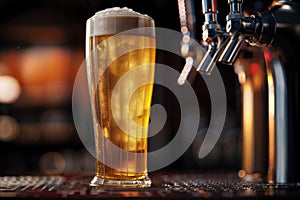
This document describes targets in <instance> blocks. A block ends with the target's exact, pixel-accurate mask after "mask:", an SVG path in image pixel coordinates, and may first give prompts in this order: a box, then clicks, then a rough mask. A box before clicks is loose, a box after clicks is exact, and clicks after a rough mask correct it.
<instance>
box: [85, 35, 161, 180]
mask: <svg viewBox="0 0 300 200" xmlns="http://www.w3.org/2000/svg"><path fill="white" fill-rule="evenodd" d="M108 38H109V39H108ZM90 46H91V48H92V49H93V50H94V51H95V53H94V56H93V57H94V59H93V60H92V62H91V65H93V67H92V68H93V70H94V71H92V72H91V74H95V73H96V74H98V80H94V81H92V82H94V85H95V83H97V85H95V86H94V87H93V88H94V95H95V96H94V100H95V103H94V108H93V109H95V113H94V115H95V116H94V118H95V119H96V120H94V122H95V123H96V151H97V156H98V160H96V175H97V176H98V177H100V178H103V179H108V180H139V179H142V178H144V177H145V176H147V135H148V129H147V126H148V125H149V116H150V106H151V99H152V90H153V81H154V65H155V64H154V63H155V39H154V38H152V37H146V36H136V35H134V36H133V35H120V36H113V37H111V36H94V37H91V38H90ZM131 49H132V50H131ZM118 51H121V53H120V52H118ZM95 58H96V59H95ZM105 66H107V67H105ZM139 66H145V67H142V68H140V69H142V70H139V71H138V73H137V72H134V70H133V69H134V68H136V67H139ZM131 70H133V72H132V73H130V72H131ZM128 73H130V74H129V75H128ZM124 75H128V76H127V77H129V78H127V79H125V81H123V82H122V84H119V90H117V91H116V85H117V83H118V81H120V80H121V78H122V77H123V76H124ZM91 79H93V78H91ZM140 79H147V80H149V81H150V82H152V83H149V82H148V83H147V84H144V85H140V86H139V87H136V86H137V84H138V81H139V80H140ZM114 90H115V91H114ZM113 95H114V98H113V97H112V96H113ZM126 99H127V100H128V101H126ZM116 122H118V123H116ZM120 124H121V125H122V128H120V126H119V125H120ZM132 124H134V126H132ZM139 127H146V128H145V129H140V128H139ZM100 130H101V131H100ZM107 141H110V142H112V143H113V144H114V145H115V146H116V147H117V148H119V149H122V150H125V151H126V152H130V153H128V154H124V153H123V154H122V153H116V152H114V151H112V150H111V147H110V146H109V144H108V142H107ZM131 153H139V155H142V156H135V155H136V154H131ZM109 161H110V162H113V163H114V166H115V167H109V166H107V165H106V164H105V163H107V162H109Z"/></svg>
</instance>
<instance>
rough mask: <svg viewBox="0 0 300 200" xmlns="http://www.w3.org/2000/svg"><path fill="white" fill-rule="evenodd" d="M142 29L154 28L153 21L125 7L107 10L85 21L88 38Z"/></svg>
mask: <svg viewBox="0 0 300 200" xmlns="http://www.w3.org/2000/svg"><path fill="white" fill-rule="evenodd" d="M144 27H154V20H153V19H152V18H151V17H149V16H148V15H146V14H141V13H139V12H136V11H133V10H132V9H130V8H127V7H123V8H120V7H113V8H107V9H105V10H101V11H98V12H96V13H95V15H94V16H92V17H91V18H90V19H88V20H87V34H88V35H90V36H95V35H112V34H117V33H120V32H123V31H126V30H130V29H135V28H144ZM147 35H148V34H147Z"/></svg>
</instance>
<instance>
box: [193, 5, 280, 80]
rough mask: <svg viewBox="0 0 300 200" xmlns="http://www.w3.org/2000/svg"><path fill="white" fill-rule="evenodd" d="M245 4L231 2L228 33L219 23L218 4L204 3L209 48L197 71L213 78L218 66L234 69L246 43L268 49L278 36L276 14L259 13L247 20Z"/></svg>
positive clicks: (203, 9)
mask: <svg viewBox="0 0 300 200" xmlns="http://www.w3.org/2000/svg"><path fill="white" fill-rule="evenodd" d="M242 3H243V1H242V0H228V4H229V6H230V12H229V14H228V15H227V17H226V20H227V23H226V32H225V31H223V29H222V28H221V26H220V24H219V23H218V20H217V14H218V9H217V1H215V0H203V1H202V11H203V14H204V16H205V22H204V25H203V27H202V29H203V32H202V39H203V41H204V42H205V43H206V44H207V52H206V53H205V55H204V56H203V58H202V60H201V62H200V64H199V66H198V67H197V71H199V72H201V73H205V74H210V73H211V72H212V71H213V69H214V66H215V65H216V63H217V62H220V63H223V64H226V65H232V64H233V63H234V61H235V59H236V57H237V55H238V53H239V51H240V49H241V47H242V45H243V43H244V41H246V42H248V43H249V44H250V45H267V44H269V43H271V42H272V40H273V38H274V35H275V32H276V26H275V25H276V21H275V18H274V16H273V15H272V13H269V12H264V13H257V14H256V15H252V16H250V17H245V16H244V15H243V13H242Z"/></svg>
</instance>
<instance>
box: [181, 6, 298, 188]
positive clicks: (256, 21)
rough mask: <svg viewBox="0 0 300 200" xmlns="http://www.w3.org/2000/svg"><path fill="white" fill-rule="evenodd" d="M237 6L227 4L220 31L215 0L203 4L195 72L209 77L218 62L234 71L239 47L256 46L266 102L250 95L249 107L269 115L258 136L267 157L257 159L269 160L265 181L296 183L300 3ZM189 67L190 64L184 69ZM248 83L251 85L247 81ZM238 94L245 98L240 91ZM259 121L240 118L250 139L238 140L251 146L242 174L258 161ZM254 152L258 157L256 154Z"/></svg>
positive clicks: (251, 114) (184, 72) (244, 131)
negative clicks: (247, 10)
mask: <svg viewBox="0 0 300 200" xmlns="http://www.w3.org/2000/svg"><path fill="white" fill-rule="evenodd" d="M242 4H243V0H228V5H229V8H230V11H229V14H228V15H227V16H226V27H225V29H223V28H222V27H221V26H220V24H219V23H218V19H217V18H218V8H217V1H216V0H202V12H203V14H204V17H205V21H204V24H203V26H202V40H203V41H202V44H203V46H204V48H205V49H206V52H205V53H204V55H203V56H202V59H201V61H200V64H199V65H198V66H196V67H195V68H196V70H197V71H198V72H199V73H203V74H208V75H209V74H211V73H212V72H213V70H214V68H215V67H216V65H217V64H218V63H220V64H223V65H230V66H234V67H236V66H243V63H242V64H241V65H240V62H241V61H242V60H239V62H236V61H237V58H239V55H241V54H239V53H240V52H242V51H241V49H242V48H244V49H247V50H248V49H250V48H251V47H255V48H252V50H253V49H256V50H257V51H258V52H260V55H263V56H262V57H263V60H264V64H263V65H264V66H262V68H261V69H260V70H261V71H263V73H261V74H260V75H261V76H267V77H264V78H265V80H267V81H266V84H267V88H266V90H265V92H266V93H264V95H263V96H264V97H266V98H267V99H263V100H261V99H260V97H257V96H255V95H254V96H252V97H251V98H252V99H251V98H250V100H251V102H252V104H253V105H252V104H251V106H252V107H256V106H257V105H258V104H260V105H261V107H262V108H263V109H264V110H265V111H266V113H267V115H268V118H265V117H264V116H261V117H262V118H264V119H263V120H265V121H264V122H266V123H264V125H263V126H264V127H263V128H259V131H257V132H259V133H265V134H267V138H269V139H268V140H269V141H268V143H267V144H263V145H264V146H265V147H266V148H267V149H268V152H269V153H268V154H269V155H268V158H262V157H261V156H258V157H260V159H265V160H264V161H263V162H265V161H266V162H268V164H267V165H268V169H267V170H266V171H267V176H268V182H276V183H288V182H294V181H298V180H300V173H299V172H300V171H299V170H297V169H299V166H300V163H299V161H298V160H295V159H293V158H297V156H298V154H299V152H300V148H299V145H297V144H296V140H295V139H299V136H298V133H299V123H298V122H299V112H297V109H299V102H300V101H299V92H298V90H297V88H299V80H300V79H299V67H298V66H299V63H298V60H299V57H298V56H299V55H297V48H299V45H300V36H299V29H297V28H298V27H299V25H300V4H299V2H297V1H291V0H274V1H273V3H272V5H271V6H269V7H268V9H266V10H264V11H259V12H256V13H254V14H252V15H250V16H248V15H247V16H246V15H245V14H244V12H243V9H242V8H243V7H242ZM287 35H288V36H287ZM256 50H255V51H256ZM187 64H188V63H187ZM187 64H186V65H187ZM194 64H196V63H194ZM191 65H192V64H191V63H189V65H187V66H191ZM190 71H191V70H186V69H185V68H184V70H183V72H182V74H184V75H182V74H181V75H182V76H181V77H188V73H189V72H190ZM187 72H188V73H187ZM243 73H244V72H243ZM266 74H267V75H266ZM256 75H257V74H256ZM253 76H254V75H253ZM244 78H245V77H244ZM246 78H247V77H246ZM248 79H250V80H248V81H250V82H251V77H248ZM183 82H184V80H182V79H181V83H183ZM248 89H249V88H248ZM250 90H251V91H250V92H251V93H253V94H254V93H255V91H254V90H253V88H250ZM242 93H243V94H244V93H245V91H242ZM243 96H246V95H245V94H244V95H243ZM248 100H249V98H248ZM243 103H244V104H245V105H243V109H244V108H247V106H249V105H246V103H247V102H243ZM254 104H255V105H254ZM246 110H247V109H246ZM248 110H249V109H248ZM250 112H251V113H248V115H247V113H244V114H245V116H246V115H247V116H246V117H249V114H250V116H251V117H256V116H254V112H255V111H253V110H252V111H250ZM251 117H250V118H251ZM259 120H260V118H257V119H255V120H250V121H247V118H244V119H243V124H244V123H246V124H247V127H250V128H249V129H247V127H242V129H243V130H242V131H243V135H247V134H250V136H251V138H252V141H246V139H245V138H244V139H243V144H250V143H251V145H250V146H249V145H248V146H247V147H246V146H244V147H245V149H247V151H248V153H249V152H250V153H249V154H248V153H246V154H244V155H243V157H242V160H243V162H245V163H247V165H249V166H250V167H249V169H250V170H249V171H247V169H246V170H245V173H250V174H251V173H255V170H253V169H254V168H255V167H253V166H255V165H256V162H257V160H255V159H256V156H255V155H254V154H256V151H255V153H254V150H255V145H259V144H258V143H259V141H256V139H254V138H255V137H254V135H255V134H257V133H255V131H254V129H252V128H251V127H259V126H260V125H261V124H262V123H261V121H259ZM294 138H295V139H294ZM252 144H255V145H252ZM257 153H258V154H261V152H257ZM243 165H244V164H243ZM264 172H265V170H264ZM264 172H262V173H264Z"/></svg>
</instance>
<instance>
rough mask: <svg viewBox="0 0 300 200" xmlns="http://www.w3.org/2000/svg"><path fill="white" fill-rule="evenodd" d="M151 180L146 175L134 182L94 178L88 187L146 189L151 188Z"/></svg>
mask: <svg viewBox="0 0 300 200" xmlns="http://www.w3.org/2000/svg"><path fill="white" fill-rule="evenodd" d="M151 183H152V182H151V180H150V178H149V177H148V175H146V176H145V177H143V178H141V179H136V180H108V179H103V178H100V177H98V176H95V177H94V178H93V179H92V181H91V183H90V186H102V187H117V188H146V187H150V186H151Z"/></svg>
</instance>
